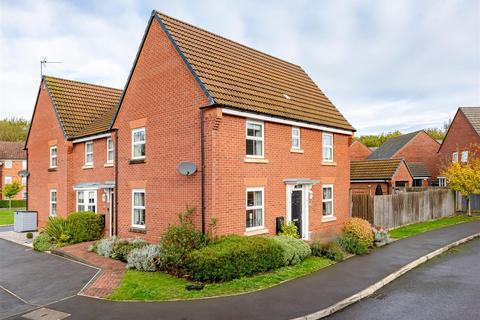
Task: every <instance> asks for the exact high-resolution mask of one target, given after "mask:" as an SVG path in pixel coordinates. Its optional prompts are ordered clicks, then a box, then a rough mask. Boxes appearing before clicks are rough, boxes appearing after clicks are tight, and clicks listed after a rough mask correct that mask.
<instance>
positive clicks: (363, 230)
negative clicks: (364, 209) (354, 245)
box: [343, 218, 373, 247]
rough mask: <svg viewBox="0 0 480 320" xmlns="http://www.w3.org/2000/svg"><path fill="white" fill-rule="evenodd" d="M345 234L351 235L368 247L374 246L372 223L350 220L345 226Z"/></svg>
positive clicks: (362, 220) (357, 219) (359, 219)
mask: <svg viewBox="0 0 480 320" xmlns="http://www.w3.org/2000/svg"><path fill="white" fill-rule="evenodd" d="M343 234H344V235H351V236H353V237H355V238H357V239H358V241H360V242H362V243H364V244H366V245H367V247H371V246H373V232H372V226H371V225H370V222H368V221H367V220H364V219H361V218H349V219H347V221H345V224H344V225H343Z"/></svg>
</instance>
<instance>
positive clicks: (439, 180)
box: [438, 177, 447, 187]
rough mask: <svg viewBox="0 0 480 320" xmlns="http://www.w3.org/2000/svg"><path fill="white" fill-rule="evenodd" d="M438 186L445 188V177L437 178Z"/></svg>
mask: <svg viewBox="0 0 480 320" xmlns="http://www.w3.org/2000/svg"><path fill="white" fill-rule="evenodd" d="M438 186H439V187H446V186H447V179H446V178H445V177H438Z"/></svg>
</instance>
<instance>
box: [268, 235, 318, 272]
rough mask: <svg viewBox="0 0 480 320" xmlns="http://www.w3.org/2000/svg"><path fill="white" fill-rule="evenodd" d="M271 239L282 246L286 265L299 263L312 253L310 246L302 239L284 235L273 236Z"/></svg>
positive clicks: (283, 259)
mask: <svg viewBox="0 0 480 320" xmlns="http://www.w3.org/2000/svg"><path fill="white" fill-rule="evenodd" d="M271 240H272V241H274V242H276V243H277V244H278V245H280V247H282V250H283V258H282V265H284V266H288V265H294V264H297V263H299V262H301V261H302V260H303V259H305V258H306V257H308V256H309V255H310V253H311V251H310V246H309V245H308V244H306V243H305V242H304V241H302V240H300V239H295V238H292V237H289V236H284V235H282V236H277V237H273V238H271Z"/></svg>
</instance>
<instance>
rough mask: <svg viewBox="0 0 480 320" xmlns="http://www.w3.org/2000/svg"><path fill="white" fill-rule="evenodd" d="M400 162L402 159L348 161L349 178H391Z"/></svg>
mask: <svg viewBox="0 0 480 320" xmlns="http://www.w3.org/2000/svg"><path fill="white" fill-rule="evenodd" d="M402 162H403V159H379V160H354V161H350V180H386V179H391V178H392V177H393V176H394V175H395V172H396V171H397V169H398V167H399V166H400V164H401V163H402Z"/></svg>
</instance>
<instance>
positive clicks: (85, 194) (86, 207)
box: [75, 189, 98, 213]
mask: <svg viewBox="0 0 480 320" xmlns="http://www.w3.org/2000/svg"><path fill="white" fill-rule="evenodd" d="M97 191H98V190H97V189H81V190H76V195H75V200H76V208H77V211H78V212H86V211H92V212H95V213H97V212H98V197H97ZM89 192H93V199H94V202H93V206H95V210H89V207H91V206H92V204H90V203H89V202H88V200H89V197H88V194H89ZM80 193H83V203H81V204H80V203H79V202H78V198H79V194H80ZM79 205H81V206H83V207H84V209H83V210H80V209H79V208H78V206H79Z"/></svg>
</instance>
